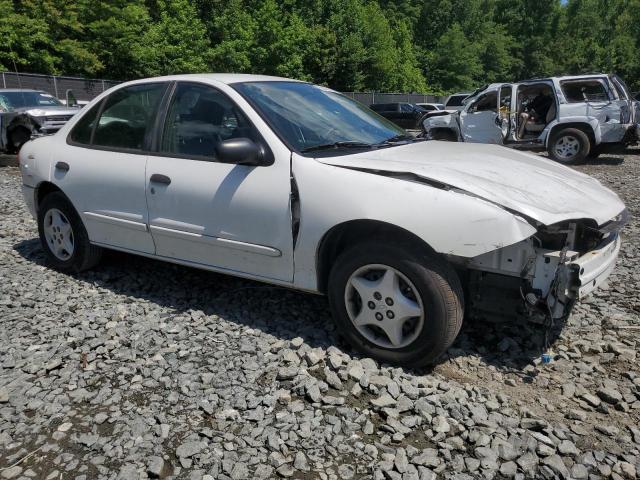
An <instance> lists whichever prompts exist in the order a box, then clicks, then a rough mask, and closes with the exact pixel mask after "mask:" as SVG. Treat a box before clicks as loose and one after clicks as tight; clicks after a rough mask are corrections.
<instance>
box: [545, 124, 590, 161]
mask: <svg viewBox="0 0 640 480" xmlns="http://www.w3.org/2000/svg"><path fill="white" fill-rule="evenodd" d="M590 150H591V142H590V141H589V137H587V134H586V133H584V132H583V131H582V130H578V129H576V128H565V129H563V130H559V131H557V132H555V133H553V135H552V136H551V138H550V140H549V146H548V148H547V151H548V152H549V156H550V157H551V158H553V159H554V160H555V161H557V162H560V163H564V164H566V165H576V164H578V163H581V162H582V161H584V159H585V158H587V155H588V154H589V151H590Z"/></svg>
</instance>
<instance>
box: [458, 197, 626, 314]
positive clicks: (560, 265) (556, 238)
mask: <svg viewBox="0 0 640 480" xmlns="http://www.w3.org/2000/svg"><path fill="white" fill-rule="evenodd" d="M627 219H628V213H627V211H626V210H625V211H624V212H622V213H621V214H620V215H619V216H618V217H617V218H616V219H613V220H612V221H610V222H608V223H607V224H605V225H603V226H601V227H598V226H597V225H595V222H593V221H588V220H576V221H570V222H563V223H560V224H557V225H551V226H542V227H541V228H540V229H539V230H538V233H537V234H536V235H534V236H532V237H530V238H528V239H526V240H523V241H521V242H518V243H516V244H514V245H509V246H507V247H504V248H501V249H498V250H494V251H492V252H489V253H485V254H483V255H479V256H477V257H474V258H471V259H464V260H462V259H459V260H458V261H457V262H456V263H457V264H458V265H459V266H460V267H464V268H465V269H466V270H467V272H468V299H469V306H470V309H471V311H470V314H471V316H472V317H475V318H482V319H484V320H490V321H503V320H506V319H509V318H513V316H514V315H516V316H518V317H525V318H526V319H527V320H530V321H533V322H535V323H549V322H552V321H554V320H562V319H564V318H566V317H567V316H568V315H569V313H570V312H571V309H572V307H573V305H574V303H575V301H576V300H578V299H580V298H583V297H585V296H586V295H588V294H589V293H590V292H591V291H592V290H594V289H595V288H597V287H599V286H600V285H601V284H602V283H603V282H604V281H605V280H606V278H607V276H608V275H609V273H610V272H611V270H612V269H613V267H614V264H615V258H616V257H617V255H618V251H619V249H620V235H619V231H620V229H621V228H622V226H623V225H624V224H625V223H626V221H627ZM460 260H462V261H460ZM454 261H455V260H454Z"/></svg>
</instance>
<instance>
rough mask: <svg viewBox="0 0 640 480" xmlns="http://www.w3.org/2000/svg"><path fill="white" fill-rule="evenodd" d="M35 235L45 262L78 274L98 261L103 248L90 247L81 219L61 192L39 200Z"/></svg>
mask: <svg viewBox="0 0 640 480" xmlns="http://www.w3.org/2000/svg"><path fill="white" fill-rule="evenodd" d="M38 233H39V234H40V243H41V244H42V248H43V250H44V253H45V255H46V257H47V261H48V262H49V264H50V265H52V266H53V267H54V268H56V269H58V270H61V271H65V272H71V273H77V272H81V271H83V270H87V269H89V268H91V267H93V266H95V265H96V264H97V263H98V262H99V261H100V257H101V255H102V249H101V248H100V247H96V246H95V245H91V243H90V242H89V236H88V235H87V230H86V229H85V228H84V225H83V224H82V220H81V219H80V216H79V215H78V213H77V212H76V210H75V208H73V205H71V202H69V200H68V199H67V197H65V196H64V195H63V194H62V193H61V192H53V193H50V194H49V195H47V196H46V197H45V198H44V200H43V201H42V204H41V205H40V207H39V209H38Z"/></svg>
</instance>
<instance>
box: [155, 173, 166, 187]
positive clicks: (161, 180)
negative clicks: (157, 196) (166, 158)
mask: <svg viewBox="0 0 640 480" xmlns="http://www.w3.org/2000/svg"><path fill="white" fill-rule="evenodd" d="M151 181H152V182H153V183H164V184H165V185H169V184H170V183H171V179H170V178H169V177H167V176H166V175H162V174H160V173H154V174H153V175H151Z"/></svg>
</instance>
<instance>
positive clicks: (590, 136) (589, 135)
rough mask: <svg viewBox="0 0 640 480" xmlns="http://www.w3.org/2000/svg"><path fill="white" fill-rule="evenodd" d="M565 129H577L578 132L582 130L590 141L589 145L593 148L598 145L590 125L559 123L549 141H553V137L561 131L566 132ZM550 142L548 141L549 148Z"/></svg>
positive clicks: (551, 133)
mask: <svg viewBox="0 0 640 480" xmlns="http://www.w3.org/2000/svg"><path fill="white" fill-rule="evenodd" d="M565 128H575V129H576V130H580V131H582V132H584V134H585V135H586V136H587V138H588V139H589V144H590V145H591V146H592V147H593V146H594V145H595V144H596V135H595V133H593V128H591V125H589V124H588V123H580V122H578V123H559V124H558V125H555V126H554V127H553V128H552V129H551V131H550V132H549V136H548V137H547V138H548V139H549V141H551V137H553V135H555V133H556V132H559V131H560V130H564V129H565ZM549 141H547V146H548V145H549Z"/></svg>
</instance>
